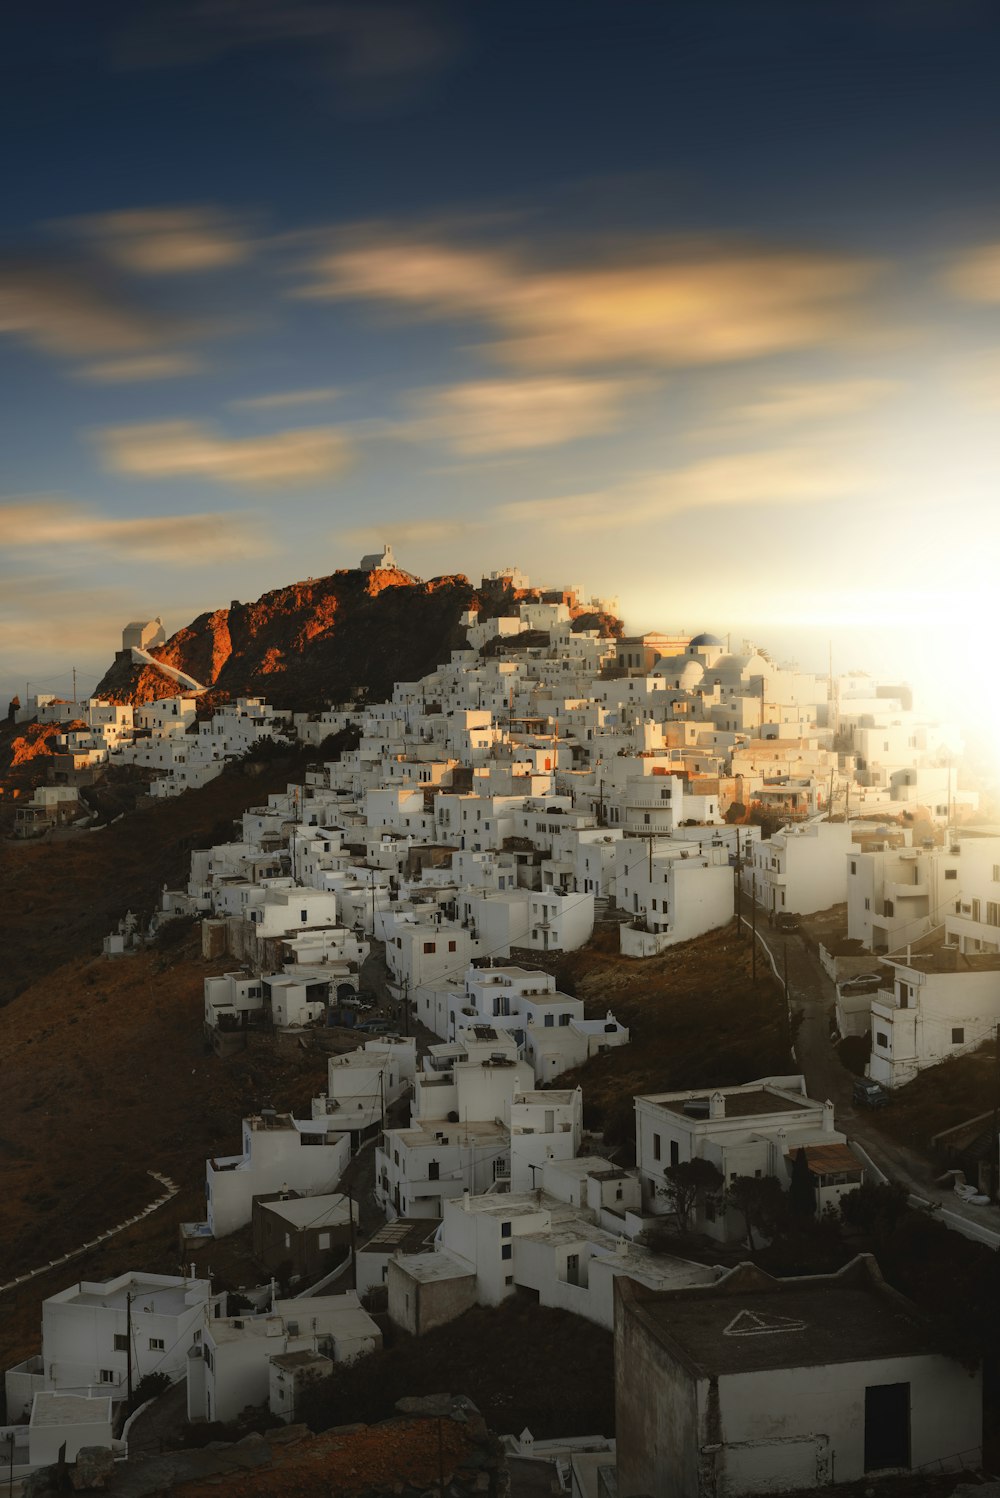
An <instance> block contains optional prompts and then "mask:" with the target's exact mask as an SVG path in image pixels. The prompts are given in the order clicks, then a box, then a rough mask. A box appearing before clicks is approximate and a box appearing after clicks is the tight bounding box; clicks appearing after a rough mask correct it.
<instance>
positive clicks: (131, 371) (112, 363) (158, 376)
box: [73, 353, 205, 385]
mask: <svg viewBox="0 0 1000 1498" xmlns="http://www.w3.org/2000/svg"><path fill="white" fill-rule="evenodd" d="M204 368H205V364H204V360H203V359H201V358H200V357H199V355H198V354H182V353H162V354H135V355H133V356H131V357H129V358H126V359H101V360H99V361H98V363H96V364H81V365H79V366H78V367H77V368H76V369H74V371H73V374H74V376H75V378H76V379H78V380H89V381H91V382H93V383H94V384H99V385H127V384H129V383H130V382H131V381H133V380H142V381H151V380H175V379H178V378H179V377H181V376H182V375H193V374H200V373H201V371H202V370H203V369H204Z"/></svg>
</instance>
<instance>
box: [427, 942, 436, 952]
mask: <svg viewBox="0 0 1000 1498" xmlns="http://www.w3.org/2000/svg"><path fill="white" fill-rule="evenodd" d="M424 951H425V952H436V951H437V947H436V946H435V944H434V942H432V941H425V942H424Z"/></svg>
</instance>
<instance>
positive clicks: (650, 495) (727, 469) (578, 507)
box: [499, 448, 869, 531]
mask: <svg viewBox="0 0 1000 1498" xmlns="http://www.w3.org/2000/svg"><path fill="white" fill-rule="evenodd" d="M868 481H869V476H868V474H867V473H865V472H864V471H862V470H861V469H860V468H858V467H855V466H854V465H852V464H851V463H849V462H838V461H836V460H834V459H832V458H831V457H830V455H829V454H820V453H817V452H814V451H812V450H808V449H794V448H787V449H777V450H774V451H756V452H746V453H731V454H727V455H725V456H724V457H718V458H703V459H701V460H700V461H698V462H695V463H690V464H688V465H686V466H685V467H683V468H674V469H668V470H666V471H664V472H659V473H650V474H639V475H636V476H634V477H632V478H629V479H625V480H623V481H622V482H621V483H619V484H613V485H610V486H608V487H607V488H604V489H597V490H589V491H585V492H583V493H580V494H571V495H565V496H563V497H561V498H558V499H550V500H517V501H515V502H513V503H511V504H506V505H501V506H500V509H499V515H500V517H501V518H502V519H505V520H507V521H513V522H518V523H529V522H530V523H531V524H536V525H537V524H541V525H550V526H557V527H559V528H563V527H566V526H572V527H573V529H574V530H589V531H601V530H615V531H621V530H623V529H625V528H629V527H633V528H634V527H641V526H644V525H648V524H650V523H652V522H655V521H658V520H663V519H665V518H667V517H669V516H671V515H678V514H681V513H682V512H683V511H685V510H704V509H718V508H721V507H723V506H738V507H741V508H746V507H749V506H754V505H758V506H762V507H765V506H769V505H809V504H817V503H822V502H824V501H829V500H836V499H841V498H844V497H846V496H847V495H849V494H853V493H856V492H857V491H858V490H859V489H861V488H863V487H865V485H866V484H867V483H868Z"/></svg>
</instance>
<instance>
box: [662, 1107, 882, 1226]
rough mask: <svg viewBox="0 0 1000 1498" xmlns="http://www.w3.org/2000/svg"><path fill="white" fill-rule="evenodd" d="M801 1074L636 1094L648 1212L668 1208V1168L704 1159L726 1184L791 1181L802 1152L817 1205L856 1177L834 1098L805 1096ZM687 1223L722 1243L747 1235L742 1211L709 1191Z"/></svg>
mask: <svg viewBox="0 0 1000 1498" xmlns="http://www.w3.org/2000/svg"><path fill="white" fill-rule="evenodd" d="M805 1086H806V1084H805V1078H804V1077H763V1078H761V1080H760V1081H758V1082H747V1083H745V1084H744V1085H743V1086H741V1087H719V1088H716V1089H715V1090H714V1091H712V1092H708V1091H705V1090H702V1091H696V1092H664V1093H653V1094H647V1095H645V1096H639V1097H637V1098H636V1099H635V1152H636V1169H637V1171H638V1174H639V1179H640V1181H641V1183H642V1197H643V1204H644V1206H645V1209H646V1211H647V1212H648V1213H649V1214H650V1215H651V1216H663V1215H665V1214H667V1213H670V1212H672V1211H673V1207H672V1203H671V1198H670V1195H669V1192H668V1190H667V1182H668V1179H669V1178H668V1176H667V1170H668V1168H669V1167H670V1166H671V1165H679V1164H683V1163H685V1162H687V1161H688V1160H693V1159H701V1160H707V1161H709V1162H710V1163H711V1164H712V1165H714V1166H715V1167H716V1168H717V1170H718V1171H719V1174H720V1176H721V1177H722V1182H723V1184H724V1185H728V1184H730V1182H732V1181H733V1180H734V1179H735V1178H736V1177H737V1176H773V1177H774V1178H775V1179H776V1180H777V1181H778V1182H779V1183H780V1184H781V1185H782V1186H787V1185H788V1184H789V1182H790V1180H791V1172H792V1166H793V1162H794V1158H795V1156H796V1154H797V1153H798V1151H799V1150H800V1149H804V1150H805V1151H806V1158H807V1160H808V1161H809V1162H810V1169H811V1170H812V1171H813V1176H814V1179H815V1183H816V1210H817V1213H821V1212H822V1211H823V1210H824V1208H825V1207H827V1206H832V1207H836V1206H837V1204H838V1203H839V1201H840V1198H841V1196H843V1195H844V1194H846V1192H848V1191H853V1190H855V1189H856V1188H857V1187H858V1186H859V1185H860V1184H861V1180H862V1166H861V1162H860V1160H858V1158H857V1157H856V1156H855V1154H854V1153H853V1151H852V1150H851V1148H850V1146H849V1145H848V1143H847V1140H846V1137H845V1135H843V1134H841V1133H839V1132H838V1131H837V1130H836V1129H835V1128H834V1119H833V1104H832V1103H829V1102H828V1103H818V1102H815V1101H814V1100H813V1099H812V1098H810V1097H807V1095H806V1090H805ZM692 1226H693V1227H694V1228H695V1230H696V1231H697V1232H700V1233H704V1234H705V1235H706V1236H708V1237H710V1238H717V1239H719V1240H720V1241H722V1242H726V1241H738V1240H739V1239H741V1238H742V1237H744V1236H745V1234H746V1225H745V1223H744V1221H743V1218H742V1216H741V1215H740V1214H739V1213H737V1212H735V1211H733V1210H732V1209H731V1208H730V1209H727V1208H726V1207H725V1205H724V1204H721V1203H719V1202H718V1201H716V1200H715V1199H714V1197H713V1196H712V1195H710V1194H709V1195H707V1196H704V1197H702V1198H701V1199H700V1200H699V1201H698V1202H697V1203H696V1206H695V1210H694V1216H693V1219H692Z"/></svg>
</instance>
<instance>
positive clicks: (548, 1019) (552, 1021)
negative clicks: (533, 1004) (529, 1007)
mask: <svg viewBox="0 0 1000 1498" xmlns="http://www.w3.org/2000/svg"><path fill="white" fill-rule="evenodd" d="M555 1022H556V1017H555V1015H554V1014H547V1015H546V1016H545V1024H546V1027H547V1028H548V1027H551V1026H552V1025H554V1024H555Z"/></svg>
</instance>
